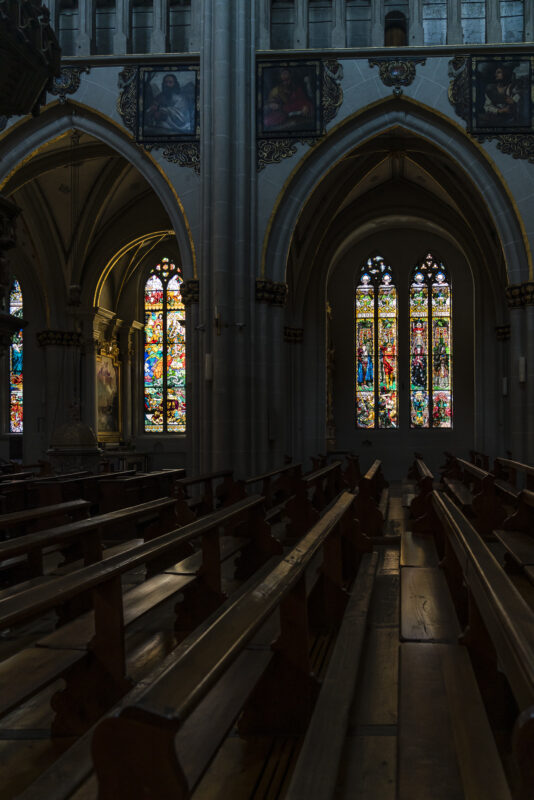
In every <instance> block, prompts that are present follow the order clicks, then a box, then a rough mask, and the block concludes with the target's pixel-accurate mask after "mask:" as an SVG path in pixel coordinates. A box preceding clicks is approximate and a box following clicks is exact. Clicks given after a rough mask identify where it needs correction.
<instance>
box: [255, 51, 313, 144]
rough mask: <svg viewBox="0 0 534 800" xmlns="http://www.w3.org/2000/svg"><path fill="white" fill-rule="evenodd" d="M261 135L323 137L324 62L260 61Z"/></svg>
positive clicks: (259, 125)
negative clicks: (322, 95)
mask: <svg viewBox="0 0 534 800" xmlns="http://www.w3.org/2000/svg"><path fill="white" fill-rule="evenodd" d="M257 79H258V80H257V136H258V138H261V139H269V138H284V139H288V138H297V139H306V138H310V137H317V136H321V135H322V133H323V120H322V97H321V94H322V86H323V80H322V64H321V62H320V61H283V62H282V61H276V62H273V61H270V62H265V63H260V64H258V75H257Z"/></svg>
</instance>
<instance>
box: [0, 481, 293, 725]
mask: <svg viewBox="0 0 534 800" xmlns="http://www.w3.org/2000/svg"><path fill="white" fill-rule="evenodd" d="M262 513H263V498H261V497H259V496H258V497H254V498H247V499H246V500H243V501H241V502H240V503H236V504H235V505H234V506H233V507H231V508H226V509H221V510H219V511H216V512H215V513H213V514H210V515H207V516H206V517H204V518H203V519H201V520H198V521H197V522H194V523H191V524H190V525H187V526H184V527H183V528H181V529H179V530H174V531H170V532H168V533H165V534H163V535H162V536H159V537H157V538H156V539H153V540H152V541H149V542H147V543H145V544H142V545H137V546H136V547H134V548H132V549H131V550H129V551H128V552H126V553H121V554H118V555H115V556H112V557H111V558H109V559H107V560H106V561H105V562H101V563H96V564H92V565H91V566H88V567H84V568H82V569H79V570H77V571H75V572H74V573H72V574H69V575H65V576H61V577H57V578H54V579H53V580H52V581H50V582H48V583H44V584H41V585H39V586H36V587H33V588H31V589H27V590H25V591H22V592H18V593H17V594H16V595H14V596H13V597H10V598H6V599H3V600H0V630H5V629H6V628H10V627H12V626H13V625H17V624H20V623H23V622H26V621H28V620H33V619H36V618H38V617H39V616H41V615H42V614H43V613H45V612H47V611H49V610H51V609H60V608H61V607H63V606H65V605H66V604H67V603H72V602H73V601H75V600H76V599H79V598H80V597H83V598H85V599H87V598H89V600H90V604H91V606H92V611H91V612H90V613H87V614H84V615H82V616H81V617H79V618H78V619H75V620H73V621H72V622H70V623H67V624H65V625H63V626H62V627H60V628H59V629H58V630H56V631H55V632H54V633H51V634H48V635H47V636H45V637H44V638H42V639H41V640H39V641H38V642H37V643H36V644H35V645H33V646H30V647H28V648H26V649H25V650H22V651H20V652H18V653H16V654H15V655H14V656H11V657H9V658H7V659H5V660H4V661H2V662H1V663H0V715H4V714H6V713H8V712H9V711H10V710H12V709H13V708H16V707H17V706H18V705H19V704H20V703H21V702H23V701H24V700H26V699H28V698H29V697H31V696H33V695H34V694H36V693H37V692H38V691H39V690H40V689H43V688H45V687H46V686H47V685H49V684H50V683H52V682H53V681H55V680H57V679H58V678H60V677H63V678H64V679H65V681H66V687H65V689H64V690H63V691H62V692H60V693H58V694H56V695H55V696H54V700H53V707H54V710H55V711H56V718H55V721H54V724H53V728H52V730H53V733H54V734H55V735H57V734H61V735H78V734H80V733H81V732H83V731H84V730H85V729H87V727H89V725H90V724H91V723H92V722H94V721H95V719H97V718H98V716H100V715H101V714H102V713H103V712H104V711H105V710H106V708H107V707H109V706H110V705H112V703H113V702H116V700H117V699H118V698H119V697H121V696H122V695H123V694H124V693H125V692H126V691H127V690H128V689H129V688H131V684H130V681H129V679H128V676H127V666H126V650H125V631H126V628H127V627H129V626H130V625H132V624H133V623H134V622H137V621H139V619H140V618H141V617H142V616H143V615H145V614H146V613H149V612H150V611H153V610H154V608H157V607H158V606H159V605H160V604H161V603H163V602H166V601H168V600H169V599H170V598H171V597H173V596H175V595H177V594H178V593H182V592H184V591H186V590H187V588H189V587H192V586H194V585H195V592H194V601H193V604H192V606H191V607H190V608H188V609H186V616H187V615H189V617H191V614H192V607H193V605H194V607H195V610H199V609H200V610H201V611H202V613H203V614H204V616H206V614H207V613H211V612H212V611H213V610H214V608H216V607H218V606H219V605H220V604H221V603H222V602H223V601H224V599H225V595H224V594H223V592H222V588H221V566H220V562H221V558H220V536H221V535H222V532H225V531H226V530H231V531H234V530H235V529H236V528H237V527H238V526H239V528H240V529H242V528H243V525H244V524H245V525H246V526H247V527H248V536H249V537H250V538H252V539H254V540H255V542H256V546H257V547H258V549H260V550H261V552H262V556H263V560H264V561H266V560H268V559H269V558H270V557H272V556H273V555H277V554H279V553H280V552H281V547H280V544H279V542H277V541H276V540H275V539H273V538H272V537H270V536H269V531H268V530H267V529H266V528H265V526H262V525H261V521H262ZM199 538H201V540H202V545H201V552H202V563H201V569H200V570H196V569H195V570H193V571H191V569H190V567H187V566H185V567H184V568H183V570H182V571H180V570H178V569H177V568H176V567H174V568H172V567H170V565H171V564H173V563H174V560H175V559H176V557H177V556H178V557H179V556H180V553H181V552H182V551H183V549H184V546H189V545H190V543H191V542H192V541H194V540H197V539H199ZM142 565H146V566H147V568H149V574H152V573H154V572H155V570H153V569H152V570H151V569H150V567H151V566H152V567H153V566H155V565H156V566H157V567H158V568H160V567H162V566H163V568H164V569H165V567H169V569H168V571H165V572H161V573H159V574H154V575H153V577H150V578H148V579H147V580H146V581H145V582H144V583H142V584H140V585H138V586H136V587H135V588H134V589H132V590H130V591H129V592H127V593H126V594H124V595H123V592H122V586H121V577H122V576H123V575H124V574H126V573H127V572H130V571H131V570H133V569H136V568H139V567H140V566H142ZM197 566H198V565H197ZM197 571H198V575H197ZM178 613H179V614H181V609H179V611H178ZM198 622H200V619H196V620H195V621H194V624H195V625H196V624H198ZM178 627H179V628H180V629H181V628H182V624H181V623H180V621H179V620H178Z"/></svg>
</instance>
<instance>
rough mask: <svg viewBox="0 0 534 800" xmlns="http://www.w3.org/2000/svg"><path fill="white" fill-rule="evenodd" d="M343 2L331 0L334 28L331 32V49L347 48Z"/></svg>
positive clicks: (344, 3) (344, 4)
mask: <svg viewBox="0 0 534 800" xmlns="http://www.w3.org/2000/svg"><path fill="white" fill-rule="evenodd" d="M345 6H346V2H345V0H333V16H334V27H333V30H332V47H346V46H347V31H346V16H345Z"/></svg>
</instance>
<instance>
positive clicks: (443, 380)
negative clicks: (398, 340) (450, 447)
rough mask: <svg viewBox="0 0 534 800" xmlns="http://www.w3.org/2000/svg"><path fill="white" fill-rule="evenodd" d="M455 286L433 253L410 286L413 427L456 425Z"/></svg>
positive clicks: (424, 262) (422, 264) (416, 272)
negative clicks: (453, 373)
mask: <svg viewBox="0 0 534 800" xmlns="http://www.w3.org/2000/svg"><path fill="white" fill-rule="evenodd" d="M451 300H452V298H451V285H450V281H449V279H448V277H447V271H446V269H445V267H444V266H443V264H441V263H439V262H438V261H436V260H435V259H434V257H433V256H432V254H431V253H428V255H427V256H426V257H425V259H424V260H423V262H422V263H421V264H419V265H417V266H416V267H415V268H414V270H413V273H412V280H411V285H410V412H411V426H412V428H452V315H451V310H452V305H451Z"/></svg>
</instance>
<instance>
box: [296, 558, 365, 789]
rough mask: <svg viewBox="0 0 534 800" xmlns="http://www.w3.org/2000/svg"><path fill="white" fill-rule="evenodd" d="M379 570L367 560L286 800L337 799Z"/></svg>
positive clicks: (353, 589) (363, 562)
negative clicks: (337, 788) (342, 757)
mask: <svg viewBox="0 0 534 800" xmlns="http://www.w3.org/2000/svg"><path fill="white" fill-rule="evenodd" d="M377 564H378V553H377V552H374V553H365V554H364V555H363V557H362V562H361V564H360V568H359V570H358V574H357V576H356V580H355V582H354V585H353V586H352V588H351V591H350V600H349V602H348V604H347V608H346V611H345V614H344V617H343V621H342V623H341V627H340V630H339V633H338V635H337V637H336V643H335V646H334V650H333V653H332V656H331V658H330V661H329V663H328V669H327V672H326V676H325V678H324V680H323V682H322V684H321V691H320V694H319V698H318V700H317V703H316V705H315V708H314V710H313V715H312V718H311V720H310V724H309V726H308V729H307V731H306V736H305V737H304V741H303V743H302V746H301V749H300V752H299V757H298V761H297V764H296V766H295V769H294V771H293V775H292V778H291V783H290V785H289V788H288V790H287V793H286V794H285V795H284V798H285V800H310V798H313V800H332V799H333V798H334V797H335V790H336V781H337V777H338V772H339V766H340V761H341V756H342V752H343V746H344V744H345V738H346V736H347V731H348V727H349V714H350V709H351V705H352V701H353V697H354V692H355V688H356V682H357V679H358V670H359V665H360V659H361V655H362V652H363V642H364V637H365V633H366V627H367V615H368V611H369V605H370V600H371V594H372V590H373V586H374V579H375V575H376V568H377Z"/></svg>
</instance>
